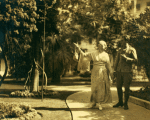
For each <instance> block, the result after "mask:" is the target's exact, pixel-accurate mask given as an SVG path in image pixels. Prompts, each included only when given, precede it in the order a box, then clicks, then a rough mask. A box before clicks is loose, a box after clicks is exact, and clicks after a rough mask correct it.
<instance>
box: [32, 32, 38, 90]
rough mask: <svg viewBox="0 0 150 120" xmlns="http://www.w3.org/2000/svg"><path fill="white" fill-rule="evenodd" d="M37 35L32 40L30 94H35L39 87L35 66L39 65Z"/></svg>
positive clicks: (36, 67)
mask: <svg viewBox="0 0 150 120" xmlns="http://www.w3.org/2000/svg"><path fill="white" fill-rule="evenodd" d="M37 34H38V33H37ZM37 34H36V35H35V36H34V37H33V38H34V40H33V42H32V47H33V48H32V52H33V53H32V55H33V58H32V62H33V68H32V77H31V83H30V91H31V92H37V91H38V90H39V89H38V87H39V70H38V66H37V65H39V51H40V49H39V48H40V47H39V46H40V39H39V36H38V35H37ZM31 38H32V37H31Z"/></svg>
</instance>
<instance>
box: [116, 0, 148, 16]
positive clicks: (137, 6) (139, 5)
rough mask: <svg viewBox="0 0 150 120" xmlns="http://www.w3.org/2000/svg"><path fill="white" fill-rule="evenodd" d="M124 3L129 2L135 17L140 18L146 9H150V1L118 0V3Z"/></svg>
mask: <svg viewBox="0 0 150 120" xmlns="http://www.w3.org/2000/svg"><path fill="white" fill-rule="evenodd" d="M122 1H127V2H129V3H130V4H131V5H132V9H131V11H130V12H131V13H132V14H133V15H134V16H135V17H138V16H139V15H140V13H141V12H143V11H144V10H145V8H146V7H150V0H118V3H122Z"/></svg>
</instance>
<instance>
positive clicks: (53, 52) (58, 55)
mask: <svg viewBox="0 0 150 120" xmlns="http://www.w3.org/2000/svg"><path fill="white" fill-rule="evenodd" d="M46 42H47V43H46V51H45V66H47V67H46V68H45V71H46V73H47V76H48V77H52V81H51V82H52V83H59V82H60V76H61V75H62V74H63V72H64V70H65V69H68V68H69V67H70V64H71V62H72V61H73V49H74V46H73V45H72V44H70V43H68V42H66V41H65V40H62V39H60V38H59V37H58V36H54V35H53V36H52V37H47V40H46Z"/></svg>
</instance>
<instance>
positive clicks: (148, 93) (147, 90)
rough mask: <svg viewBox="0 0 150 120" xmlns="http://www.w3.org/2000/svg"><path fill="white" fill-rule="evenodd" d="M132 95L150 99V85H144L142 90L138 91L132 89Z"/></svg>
mask: <svg viewBox="0 0 150 120" xmlns="http://www.w3.org/2000/svg"><path fill="white" fill-rule="evenodd" d="M130 95H131V96H134V97H137V98H140V99H143V100H147V101H150V86H146V87H142V88H141V89H140V90H137V91H130Z"/></svg>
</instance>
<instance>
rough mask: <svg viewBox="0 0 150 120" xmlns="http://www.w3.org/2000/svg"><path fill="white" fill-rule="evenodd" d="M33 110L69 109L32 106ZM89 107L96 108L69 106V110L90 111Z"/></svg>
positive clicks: (65, 109)
mask: <svg viewBox="0 0 150 120" xmlns="http://www.w3.org/2000/svg"><path fill="white" fill-rule="evenodd" d="M34 109H35V110H50V111H59V110H63V111H70V109H69V108H47V107H34ZM91 109H92V110H93V109H97V108H71V111H91Z"/></svg>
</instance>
